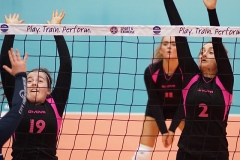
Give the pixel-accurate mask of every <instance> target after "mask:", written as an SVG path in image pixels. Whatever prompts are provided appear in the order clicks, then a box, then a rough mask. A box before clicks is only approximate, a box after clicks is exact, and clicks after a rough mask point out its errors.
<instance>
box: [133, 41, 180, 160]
mask: <svg viewBox="0 0 240 160" xmlns="http://www.w3.org/2000/svg"><path fill="white" fill-rule="evenodd" d="M155 59H156V62H154V63H153V64H151V65H149V66H148V67H147V68H146V70H145V73H144V81H145V85H146V89H147V93H148V102H147V107H146V112H145V120H144V123H143V131H142V136H141V139H140V145H139V147H138V150H137V152H136V153H135V154H134V155H133V157H132V160H147V159H149V157H150V156H151V151H152V148H153V146H154V143H155V141H156V138H157V136H158V134H159V131H160V132H161V133H162V143H163V145H164V146H165V147H168V146H169V144H168V143H167V141H166V140H167V136H168V129H167V126H166V123H165V120H166V119H172V118H173V116H174V114H175V112H176V109H177V107H178V106H179V104H180V102H181V98H182V93H181V91H182V82H183V77H182V76H183V75H182V69H181V68H180V67H179V66H178V57H177V51H176V43H175V37H163V38H162V41H161V43H160V44H159V46H158V47H157V49H156V51H155ZM183 127H184V121H182V123H181V124H180V125H179V128H180V130H182V129H183Z"/></svg>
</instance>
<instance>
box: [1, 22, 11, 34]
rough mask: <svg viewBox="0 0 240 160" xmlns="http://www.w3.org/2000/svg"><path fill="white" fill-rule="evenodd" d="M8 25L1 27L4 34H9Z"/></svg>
mask: <svg viewBox="0 0 240 160" xmlns="http://www.w3.org/2000/svg"><path fill="white" fill-rule="evenodd" d="M8 28H9V27H8V25H6V24H2V25H1V26H0V30H1V31H2V32H7V31H8Z"/></svg>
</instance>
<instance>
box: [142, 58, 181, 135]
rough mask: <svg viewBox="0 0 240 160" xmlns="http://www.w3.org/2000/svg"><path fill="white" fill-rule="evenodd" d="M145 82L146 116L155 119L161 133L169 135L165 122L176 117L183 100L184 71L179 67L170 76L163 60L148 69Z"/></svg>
mask: <svg viewBox="0 0 240 160" xmlns="http://www.w3.org/2000/svg"><path fill="white" fill-rule="evenodd" d="M144 81H145V85H146V88H147V93H148V102H147V108H146V113H145V116H150V117H153V118H154V119H155V120H156V122H157V125H158V128H159V130H160V132H161V133H162V134H164V133H167V132H168V130H167V127H166V124H165V120H166V119H172V118H173V117H174V115H175V112H176V110H177V107H178V106H179V104H180V102H181V98H182V93H181V92H182V82H183V74H182V70H181V68H180V67H177V68H176V70H175V72H174V74H172V75H171V76H168V75H167V74H166V73H165V72H164V70H163V61H162V60H161V61H158V62H156V63H153V64H151V65H149V66H148V67H147V68H146V70H145V73H144Z"/></svg>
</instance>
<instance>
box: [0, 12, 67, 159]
mask: <svg viewBox="0 0 240 160" xmlns="http://www.w3.org/2000/svg"><path fill="white" fill-rule="evenodd" d="M64 15H65V13H64V12H63V11H62V12H61V13H60V14H58V11H57V10H56V11H55V12H53V14H52V20H51V21H47V23H48V24H60V23H61V21H62V19H63V18H64ZM5 19H6V22H7V24H18V23H22V22H23V21H19V20H18V19H19V15H16V14H14V15H13V16H9V17H6V16H5ZM54 38H55V41H56V46H57V49H58V54H59V58H60V67H59V71H58V77H57V80H56V84H55V87H54V89H53V90H51V85H52V79H51V76H50V73H49V72H48V70H47V69H43V68H40V69H39V68H37V69H34V70H32V71H30V72H29V73H28V75H27V102H26V106H25V110H24V117H23V119H22V120H21V122H20V124H19V126H18V128H17V129H16V132H15V133H14V134H13V144H12V150H13V151H12V154H11V155H12V157H13V158H12V159H13V160H20V159H21V160H30V159H31V160H57V159H58V158H57V156H56V144H57V139H58V133H59V130H60V127H61V120H62V115H63V112H64V109H65V105H66V102H67V99H68V95H69V91H70V85H71V76H72V62H71V58H70V54H69V50H68V47H67V44H66V42H65V40H64V37H63V36H54ZM13 42H14V35H6V36H5V37H4V41H3V44H2V50H1V57H2V64H4V65H6V66H10V65H11V64H10V61H9V58H8V57H7V52H8V50H9V49H10V48H11V47H12V46H13ZM1 72H2V74H1V76H2V81H3V88H4V93H5V95H6V97H7V100H8V102H9V107H10V108H12V106H13V103H12V95H13V88H12V86H14V77H13V76H12V75H10V74H8V73H7V72H4V71H1Z"/></svg>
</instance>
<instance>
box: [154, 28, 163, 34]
mask: <svg viewBox="0 0 240 160" xmlns="http://www.w3.org/2000/svg"><path fill="white" fill-rule="evenodd" d="M153 33H154V34H157V35H159V34H160V33H161V27H159V26H154V27H153Z"/></svg>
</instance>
